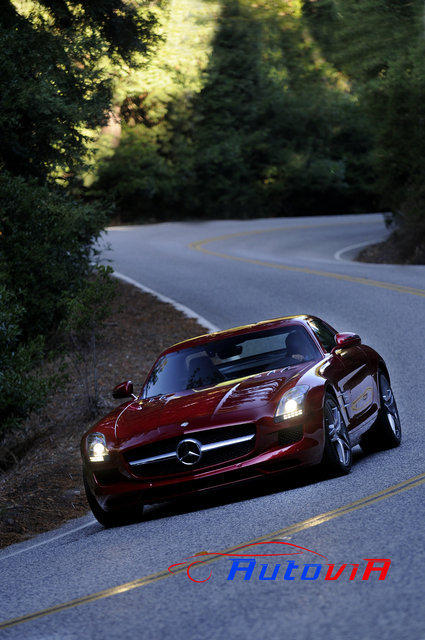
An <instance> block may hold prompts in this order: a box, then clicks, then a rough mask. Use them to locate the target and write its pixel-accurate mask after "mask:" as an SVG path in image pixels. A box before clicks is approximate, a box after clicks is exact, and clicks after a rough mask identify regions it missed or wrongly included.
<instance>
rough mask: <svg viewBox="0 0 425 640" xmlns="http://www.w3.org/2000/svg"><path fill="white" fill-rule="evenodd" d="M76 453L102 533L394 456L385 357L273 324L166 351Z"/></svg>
mask: <svg viewBox="0 0 425 640" xmlns="http://www.w3.org/2000/svg"><path fill="white" fill-rule="evenodd" d="M113 396H114V397H115V398H131V399H130V400H128V401H127V402H125V403H124V404H122V405H121V406H119V407H117V408H116V409H115V410H114V411H112V412H111V413H110V414H109V415H107V416H106V417H105V418H103V419H102V420H100V422H98V423H97V424H96V425H95V426H93V427H92V428H91V429H89V430H88V431H87V432H86V433H85V434H84V436H83V438H82V442H81V453H82V457H83V473H84V484H85V488H86V493H87V499H88V502H89V504H90V507H91V509H92V511H93V513H94V515H95V517H96V518H97V519H98V521H99V522H100V523H102V524H103V525H105V526H112V525H114V524H119V523H123V522H126V521H129V520H132V519H135V518H137V517H138V516H140V514H141V511H142V508H143V504H146V503H152V502H158V501H160V500H166V499H169V498H171V497H172V496H176V495H183V494H186V493H191V492H196V491H201V490H203V489H206V488H209V487H217V486H220V485H228V484H231V483H234V482H239V481H241V480H243V479H247V478H254V477H259V476H264V475H267V474H271V473H275V472H279V471H282V470H284V469H293V468H295V467H303V466H309V465H316V464H321V465H323V466H324V467H325V468H326V469H328V470H329V472H333V473H335V472H336V473H348V472H349V471H350V468H351V459H352V453H351V451H352V447H353V446H354V445H356V444H360V445H361V447H362V448H363V450H365V451H367V452H369V451H373V450H376V449H379V448H384V447H396V446H398V445H399V444H400V440H401V427H400V419H399V415H398V411H397V405H396V402H395V399H394V395H393V392H392V389H391V385H390V376H389V373H388V369H387V367H386V365H385V362H384V360H383V359H382V357H381V356H380V355H379V354H378V353H377V352H376V351H374V350H373V349H371V348H370V347H367V346H366V345H363V344H361V340H360V338H359V336H358V335H356V334H354V333H338V332H337V331H336V330H335V329H333V328H332V327H331V326H330V325H328V324H327V323H326V322H324V321H323V320H320V319H319V318H315V317H312V316H291V317H286V318H278V319H275V320H266V321H265V322H258V323H257V324H251V325H247V326H244V327H237V328H234V329H229V330H227V331H218V332H216V333H211V334H207V335H203V336H200V337H197V338H193V339H191V340H186V341H184V342H181V343H179V344H177V345H174V346H173V347H170V348H169V349H166V351H164V352H163V353H162V354H161V355H160V356H159V358H158V360H157V361H156V362H155V364H154V365H153V367H152V369H151V371H150V373H149V375H148V377H147V379H146V382H145V383H144V385H143V387H142V390H141V392H140V394H139V395H134V394H133V385H132V383H131V382H123V383H122V384H120V385H118V386H117V387H115V389H114V391H113Z"/></svg>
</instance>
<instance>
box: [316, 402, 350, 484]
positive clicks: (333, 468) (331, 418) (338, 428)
mask: <svg viewBox="0 0 425 640" xmlns="http://www.w3.org/2000/svg"><path fill="white" fill-rule="evenodd" d="M323 428H324V431H325V446H324V449H323V458H322V462H321V467H322V468H323V469H324V470H325V471H326V473H327V474H337V475H344V474H347V473H350V471H351V465H352V451H351V443H350V436H349V435H348V431H347V427H346V425H345V422H344V418H343V417H342V414H341V410H340V408H339V406H338V403H337V401H336V400H335V397H334V396H333V394H331V393H329V392H327V393H326V395H325V401H324V403H323Z"/></svg>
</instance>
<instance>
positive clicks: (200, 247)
mask: <svg viewBox="0 0 425 640" xmlns="http://www.w3.org/2000/svg"><path fill="white" fill-rule="evenodd" d="M335 224H336V223H329V222H326V223H320V224H319V223H317V224H314V223H313V224H299V225H292V226H287V227H273V228H271V229H256V230H254V231H242V232H240V233H228V234H225V235H222V236H215V237H213V238H205V239H204V240H197V241H195V242H191V243H190V244H189V248H190V249H194V250H195V251H201V252H202V253H206V254H208V255H210V256H216V257H218V258H224V259H226V260H236V261H237V262H247V263H248V264H255V265H257V266H260V267H268V268H270V269H280V270H282V271H295V272H298V273H308V274H310V275H313V276H320V277H322V278H334V279H335V280H345V281H346V282H354V283H356V284H363V285H367V286H369V287H380V288H381V289H390V290H391V291H398V292H399V293H409V294H411V295H414V296H421V297H425V289H417V288H416V287H407V286H404V285H401V284H393V283H391V282H383V281H381V280H372V279H370V278H360V277H357V276H349V275H345V274H342V273H334V272H332V271H321V270H319V269H309V268H308V267H293V266H290V265H286V264H279V263H277V262H268V261H266V260H257V259H255V258H244V257H242V256H234V255H232V254H230V253H222V252H220V251H214V250H212V249H207V248H206V245H209V244H212V243H215V242H222V241H225V240H231V239H232V238H242V237H244V236H251V235H261V234H265V233H276V232H278V231H293V230H295V229H313V228H319V227H328V226H335ZM350 224H366V222H364V221H363V222H360V221H350V222H343V223H339V225H342V226H345V225H350Z"/></svg>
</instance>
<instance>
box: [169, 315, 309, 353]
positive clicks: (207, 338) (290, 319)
mask: <svg viewBox="0 0 425 640" xmlns="http://www.w3.org/2000/svg"><path fill="white" fill-rule="evenodd" d="M310 317H311V316H308V315H298V316H284V317H283V318H272V319H271V320H262V321H261V322H255V323H254V324H245V325H242V326H240V327H232V328H231V329H224V330H223V331H214V332H213V333H204V334H202V335H200V336H196V337H195V338H188V339H187V340H183V341H182V342H177V343H176V344H173V345H172V346H171V347H169V348H168V349H166V350H165V351H163V355H164V354H166V353H171V352H172V351H180V349H186V348H187V347H195V346H198V345H200V344H206V343H208V342H213V341H214V340H221V339H223V338H230V337H231V336H235V335H238V334H244V333H254V332H256V331H264V330H267V329H277V328H278V327H282V326H285V325H291V324H297V323H298V322H300V323H303V322H304V321H305V320H307V318H310Z"/></svg>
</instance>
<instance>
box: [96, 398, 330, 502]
mask: <svg viewBox="0 0 425 640" xmlns="http://www.w3.org/2000/svg"><path fill="white" fill-rule="evenodd" d="M297 425H299V426H300V427H301V428H302V437H301V439H300V440H298V441H297V442H295V443H293V444H289V445H286V446H282V444H281V443H282V442H284V441H285V437H283V438H282V437H279V432H280V431H282V432H285V430H289V429H293V428H294V427H296V426H297ZM257 429H258V436H257V441H256V444H255V447H254V449H253V450H252V451H251V452H250V453H249V454H248V455H246V456H244V457H243V458H239V459H237V460H233V461H230V462H226V463H225V464H220V465H216V466H215V467H210V468H199V469H193V470H189V471H188V470H184V471H183V472H181V473H179V474H174V475H168V476H167V475H166V476H157V477H155V478H144V477H141V476H140V475H138V476H136V475H135V474H134V471H133V470H132V468H131V467H130V466H129V464H128V463H127V462H126V460H125V459H124V457H123V455H122V454H120V453H116V454H115V455H113V456H112V459H111V461H110V462H109V463H100V464H99V463H97V464H90V463H89V462H88V461H87V460H84V474H85V477H86V480H87V482H88V484H89V486H90V489H91V491H92V493H93V494H94V495H95V496H96V499H97V501H98V502H99V504H100V506H101V507H102V508H103V509H105V510H107V511H109V510H113V509H114V507H118V506H122V504H123V503H133V502H134V503H140V502H141V503H144V504H152V503H155V502H160V501H164V500H168V499H170V498H174V497H177V496H184V495H188V494H191V493H196V492H200V491H205V490H206V489H210V488H216V487H220V486H224V485H231V484H234V483H238V482H241V481H244V480H249V479H253V478H257V477H262V476H267V475H270V474H273V473H278V472H281V471H283V470H289V469H294V468H298V467H304V466H311V465H314V464H318V463H319V462H320V460H321V458H322V454H323V446H324V436H323V417H322V411H321V410H320V411H317V412H315V413H314V414H310V415H309V416H307V417H305V418H304V420H302V421H300V419H299V418H294V419H292V420H289V421H287V422H286V421H285V422H281V423H278V424H275V423H273V422H272V421H268V423H266V424H264V423H260V424H258V425H257ZM283 435H285V433H283ZM188 437H189V436H188Z"/></svg>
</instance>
